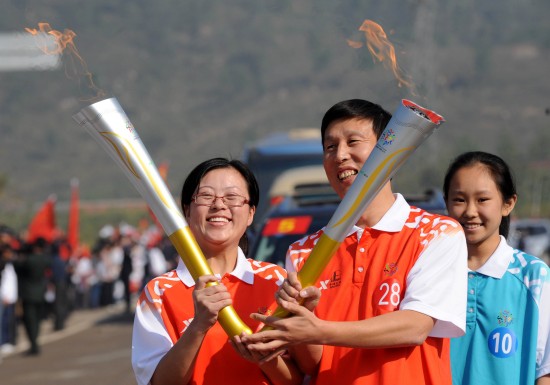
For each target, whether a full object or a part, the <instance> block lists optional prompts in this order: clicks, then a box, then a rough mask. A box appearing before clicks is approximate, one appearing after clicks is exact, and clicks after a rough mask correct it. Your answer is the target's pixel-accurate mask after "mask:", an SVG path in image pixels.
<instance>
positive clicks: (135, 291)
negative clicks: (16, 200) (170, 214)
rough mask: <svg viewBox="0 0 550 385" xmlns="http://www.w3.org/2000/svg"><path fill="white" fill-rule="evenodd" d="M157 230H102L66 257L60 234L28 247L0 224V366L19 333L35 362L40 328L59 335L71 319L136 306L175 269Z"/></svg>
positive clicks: (21, 237)
mask: <svg viewBox="0 0 550 385" xmlns="http://www.w3.org/2000/svg"><path fill="white" fill-rule="evenodd" d="M162 234H163V233H162V232H160V231H159V230H158V229H157V227H156V226H147V227H143V226H140V228H134V227H132V226H129V225H127V224H124V223H122V224H119V225H116V226H112V225H106V226H104V227H103V228H102V229H101V230H100V231H99V233H98V237H97V240H96V241H95V242H94V244H92V245H91V246H88V245H85V244H82V245H81V246H79V247H77V248H76V249H74V250H71V248H70V246H69V245H68V243H67V241H66V239H65V238H64V236H63V235H62V234H60V235H59V236H57V237H56V238H55V239H53V240H46V239H44V238H38V239H36V240H33V241H32V242H26V241H25V237H24V235H21V234H18V233H17V232H16V231H14V230H13V229H12V228H10V227H9V226H6V225H2V224H0V358H1V356H2V355H3V354H9V353H11V352H12V351H13V350H14V348H15V346H16V343H17V339H18V338H21V336H18V330H19V329H20V326H23V329H24V330H25V333H26V337H27V338H28V339H29V344H30V346H31V347H30V349H29V351H28V352H27V354H29V355H37V354H40V347H39V345H38V343H37V338H38V335H39V332H40V326H41V323H42V322H52V327H53V328H54V329H55V330H62V329H63V328H64V327H65V321H66V320H67V318H68V317H70V315H71V313H72V312H74V311H78V310H80V309H92V308H99V307H105V306H110V305H113V304H115V303H118V302H122V303H123V304H124V307H125V311H126V312H132V311H133V305H134V302H135V299H136V298H137V296H138V295H139V292H140V291H141V289H142V288H143V287H144V286H145V284H146V283H147V282H148V281H149V280H150V279H151V278H153V277H155V276H157V275H159V274H162V273H164V272H166V271H169V270H171V269H173V268H175V266H176V265H177V259H178V255H177V252H176V251H175V249H174V247H173V246H172V244H171V243H170V241H169V240H168V238H166V237H165V236H163V235H162Z"/></svg>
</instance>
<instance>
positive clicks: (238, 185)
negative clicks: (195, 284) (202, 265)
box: [185, 167, 255, 254]
mask: <svg viewBox="0 0 550 385" xmlns="http://www.w3.org/2000/svg"><path fill="white" fill-rule="evenodd" d="M200 194H207V195H212V196H215V197H217V198H215V199H214V202H213V203H212V204H211V205H199V204H196V203H195V202H194V201H192V202H191V204H190V205H189V208H188V210H186V213H185V214H186V219H187V221H188V222H189V227H190V229H191V231H192V232H193V235H194V236H195V239H196V240H197V242H198V244H199V246H200V247H201V249H202V250H203V251H204V252H205V254H206V253H207V252H208V251H214V250H216V252H219V251H220V250H223V249H228V248H232V247H235V248H236V247H237V246H238V244H239V240H240V239H241V237H242V235H243V234H244V233H245V231H246V228H247V227H248V226H249V225H250V224H251V223H252V220H253V218H254V211H255V209H254V207H250V205H249V204H248V203H244V205H243V206H241V207H230V206H228V205H227V204H226V203H225V202H224V201H223V199H221V198H220V197H226V196H231V195H239V196H242V197H244V198H246V201H248V199H249V198H250V197H249V194H248V186H247V183H246V180H245V179H244V177H243V176H242V175H241V174H240V173H239V172H238V171H237V170H236V169H234V168H232V167H229V168H217V169H213V170H211V171H209V172H208V173H206V174H205V175H204V177H203V178H202V179H201V182H200V184H199V186H198V187H197V190H196V191H195V195H200Z"/></svg>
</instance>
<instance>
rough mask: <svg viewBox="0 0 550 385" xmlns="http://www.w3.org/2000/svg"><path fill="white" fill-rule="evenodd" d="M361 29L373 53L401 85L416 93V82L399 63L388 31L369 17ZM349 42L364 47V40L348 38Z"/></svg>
mask: <svg viewBox="0 0 550 385" xmlns="http://www.w3.org/2000/svg"><path fill="white" fill-rule="evenodd" d="M359 31H363V32H365V38H366V44H367V48H368V49H369V51H370V53H371V55H372V56H373V57H374V58H375V59H377V60H378V61H380V62H381V63H384V65H385V66H386V67H389V68H390V69H391V70H392V72H393V74H394V75H395V77H396V79H397V81H398V84H399V87H401V86H405V87H407V88H409V89H410V90H411V92H412V93H414V83H413V82H412V80H410V77H409V76H407V75H405V73H404V72H403V71H402V70H401V68H400V67H399V65H398V64H397V57H396V55H395V48H394V46H393V44H392V43H391V42H390V41H389V40H388V37H387V35H386V32H384V29H383V28H382V26H380V24H378V23H376V22H374V21H372V20H368V19H367V20H365V21H364V22H363V24H362V25H361V27H359ZM347 42H348V45H349V46H350V47H352V48H361V47H363V43H362V42H358V41H353V40H349V39H348V40H347Z"/></svg>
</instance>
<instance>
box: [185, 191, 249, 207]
mask: <svg viewBox="0 0 550 385" xmlns="http://www.w3.org/2000/svg"><path fill="white" fill-rule="evenodd" d="M191 199H192V200H193V202H195V204H196V205H197V206H212V205H213V204H214V202H215V201H216V199H221V200H222V202H223V204H224V205H226V206H227V207H242V206H244V205H245V204H247V203H248V202H249V200H248V199H246V198H245V197H243V196H241V195H237V194H230V195H222V196H217V195H212V194H196V195H193V196H192V197H191Z"/></svg>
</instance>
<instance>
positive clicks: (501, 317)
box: [497, 310, 513, 326]
mask: <svg viewBox="0 0 550 385" xmlns="http://www.w3.org/2000/svg"><path fill="white" fill-rule="evenodd" d="M497 321H498V324H499V325H500V326H508V325H510V324H511V323H512V321H513V316H512V313H510V312H509V311H508V310H503V311H501V312H499V313H498V316H497Z"/></svg>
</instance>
